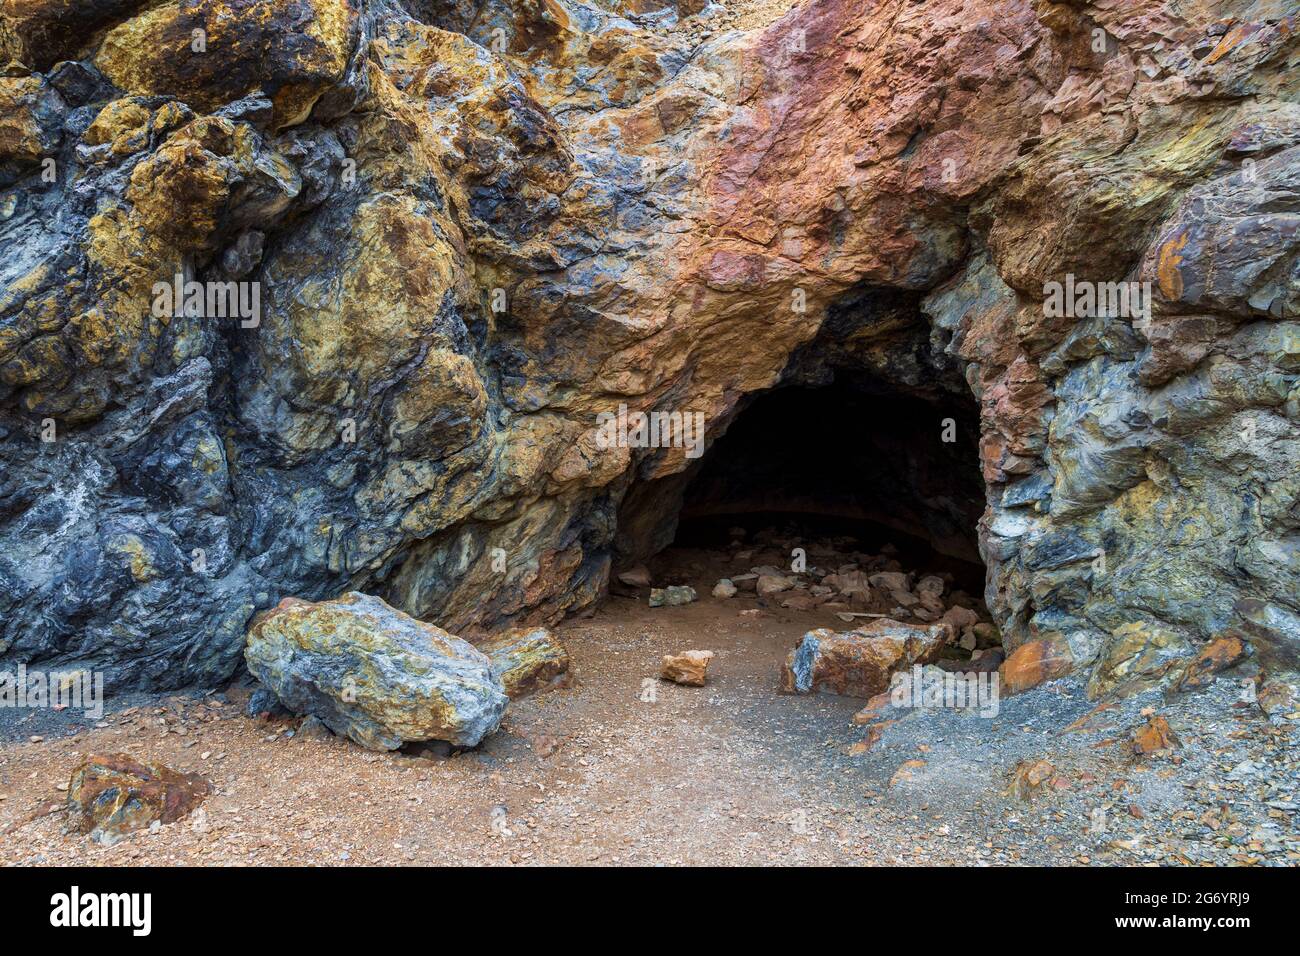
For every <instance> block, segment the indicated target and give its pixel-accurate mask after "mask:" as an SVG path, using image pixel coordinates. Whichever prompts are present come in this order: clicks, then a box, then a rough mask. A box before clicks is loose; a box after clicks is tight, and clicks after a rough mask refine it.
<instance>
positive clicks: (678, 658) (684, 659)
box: [659, 651, 713, 687]
mask: <svg viewBox="0 0 1300 956" xmlns="http://www.w3.org/2000/svg"><path fill="white" fill-rule="evenodd" d="M711 660H713V651H682V652H681V653H680V654H665V655H664V657H663V663H662V666H661V667H660V669H659V678H660V680H667V681H672V682H673V683H674V684H682V685H684V686H686V687H703V686H704V682H705V680H706V678H707V672H708V669H709V662H710V661H711Z"/></svg>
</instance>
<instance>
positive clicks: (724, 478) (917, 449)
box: [616, 376, 987, 620]
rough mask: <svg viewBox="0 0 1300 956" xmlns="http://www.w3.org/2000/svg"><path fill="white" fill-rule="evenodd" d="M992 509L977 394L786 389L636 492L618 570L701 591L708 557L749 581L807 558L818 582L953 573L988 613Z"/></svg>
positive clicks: (859, 379)
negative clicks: (720, 557)
mask: <svg viewBox="0 0 1300 956" xmlns="http://www.w3.org/2000/svg"><path fill="white" fill-rule="evenodd" d="M962 384H963V387H964V383H962ZM963 390H964V389H963ZM984 504H985V502H984V486H983V481H982V478H981V473H980V467H979V454H978V412H977V407H976V404H975V402H974V399H973V398H971V397H970V394H969V392H968V391H964V394H963V393H962V392H958V391H957V390H943V391H942V392H937V393H934V394H931V395H917V394H909V393H908V392H907V391H905V390H903V389H901V388H899V387H897V386H896V385H890V384H888V383H886V382H884V381H881V380H879V379H876V378H872V377H869V376H868V377H863V376H856V377H853V378H850V379H849V380H847V381H842V380H833V381H831V382H830V383H828V384H825V385H816V386H809V385H806V384H795V385H786V386H781V387H777V388H774V389H772V390H770V391H767V392H763V393H759V394H757V395H755V396H751V397H749V398H748V400H747V401H745V402H744V403H743V404H742V405H741V407H740V408H739V410H738V411H737V413H736V414H735V415H734V416H733V417H732V418H731V420H730V422H729V423H727V425H726V429H725V432H724V433H723V434H721V435H720V436H717V437H716V439H715V440H713V441H712V442H711V444H710V447H709V449H708V451H707V452H706V453H705V454H704V456H703V457H702V458H701V459H700V460H699V461H698V462H697V463H696V464H694V465H693V466H692V467H691V468H689V469H688V470H687V471H686V472H684V473H682V474H679V475H673V476H669V477H667V478H661V479H658V480H655V481H648V482H640V483H637V484H634V485H633V487H632V488H631V489H630V490H629V493H628V495H627V497H626V498H625V499H624V502H623V506H622V508H621V509H620V516H619V548H618V550H619V555H618V557H619V560H618V562H617V563H616V570H619V569H620V568H628V567H632V566H634V565H636V564H648V565H649V566H650V568H651V569H652V570H653V571H654V572H655V573H654V574H653V575H652V576H653V577H654V578H656V580H657V582H659V583H690V584H692V585H694V586H695V587H696V588H697V590H698V589H699V588H700V587H701V585H705V586H706V587H711V586H712V582H711V581H708V580H706V579H707V577H708V576H709V575H708V574H701V573H700V571H702V570H704V569H703V567H702V562H701V561H700V560H698V554H699V553H701V552H708V551H713V552H718V553H722V552H726V554H727V562H728V565H727V566H728V567H730V568H731V569H732V570H733V571H734V572H737V573H740V574H743V573H744V572H745V571H749V570H751V569H750V568H747V567H744V565H745V564H746V563H747V562H750V561H752V562H753V564H754V565H755V566H768V567H772V566H778V567H782V568H783V569H788V568H789V567H790V566H791V564H792V562H793V561H796V560H798V555H797V554H796V553H795V549H796V548H800V549H802V551H803V553H804V555H805V560H806V563H807V565H809V566H810V567H811V566H816V567H819V568H820V569H821V571H820V572H819V573H823V572H824V571H825V570H826V569H829V570H832V571H833V570H835V569H836V568H840V567H844V566H847V565H856V566H857V567H859V568H861V569H862V570H863V571H865V572H867V573H876V572H879V571H900V570H901V571H904V572H907V573H910V574H911V575H912V580H913V581H914V582H915V581H917V580H919V579H920V578H922V577H925V576H928V575H938V576H941V577H943V578H944V580H945V582H946V584H947V587H946V589H945V593H946V594H948V595H949V596H951V595H953V594H957V595H958V600H959V601H961V602H963V603H966V604H967V606H972V607H979V608H980V610H981V617H983V616H984V615H985V614H986V613H987V612H986V611H984V609H983V608H982V595H983V591H984V583H985V569H984V565H983V563H982V561H981V558H980V553H979V546H978V535H977V527H976V526H977V522H978V520H979V517H980V515H981V513H982V512H983V509H984ZM684 553H689V554H690V555H691V556H692V558H693V560H685V561H684V560H682V558H681V556H682V554H684ZM737 556H739V558H737ZM703 564H704V565H709V564H712V562H703ZM692 567H694V568H695V569H696V573H695V574H694V575H692V574H690V570H691V568H692ZM712 570H713V568H709V572H710V573H711V572H712ZM692 577H693V578H694V580H687V579H688V578H692ZM706 593H707V591H706ZM832 604H835V601H834V598H832ZM835 606H840V605H835ZM885 610H886V611H891V610H895V608H893V607H890V608H886V609H885ZM908 619H911V615H910V614H909V615H908ZM920 619H921V620H924V619H925V618H924V617H921V618H920Z"/></svg>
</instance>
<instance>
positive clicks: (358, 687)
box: [244, 592, 508, 750]
mask: <svg viewBox="0 0 1300 956" xmlns="http://www.w3.org/2000/svg"><path fill="white" fill-rule="evenodd" d="M244 654H245V658H246V660H247V661H248V669H249V671H251V672H252V673H253V675H254V676H255V677H256V678H257V679H258V680H260V681H261V682H262V683H263V684H264V685H265V686H266V687H267V688H268V689H270V690H271V691H272V692H273V693H274V694H275V695H276V697H278V698H279V699H280V701H281V702H282V703H283V704H284V705H285V706H286V707H288V708H289V709H290V710H292V711H294V712H295V713H299V714H310V715H313V716H315V717H319V718H320V719H321V721H323V722H324V724H325V725H326V726H327V727H329V729H330V730H332V731H334V733H336V734H339V735H340V736H345V737H348V738H349V739H351V740H352V741H354V742H355V743H358V744H360V745H361V746H363V747H367V748H369V749H371V750H396V749H397V748H398V747H400V746H402V745H403V744H405V743H409V742H414V741H422V740H444V741H447V742H448V743H451V744H455V745H456V746H460V747H474V746H477V745H478V743H479V742H480V741H481V740H482V739H483V738H484V737H486V736H487V735H488V734H490V733H492V732H493V731H495V730H496V729H497V726H498V725H499V724H500V723H501V718H502V716H503V715H504V714H505V709H506V703H507V700H508V698H507V697H506V693H505V690H504V688H503V687H502V684H501V681H500V680H499V679H498V678H497V676H496V675H495V674H494V673H493V671H492V662H491V661H490V660H489V658H488V656H487V655H486V654H484V653H482V652H481V651H479V650H476V649H475V648H474V647H473V645H471V644H469V643H468V642H466V641H463V640H461V639H460V638H458V637H454V636H453V635H451V634H448V633H447V632H446V631H444V630H442V628H439V627H435V626H434V625H432V624H425V623H423V622H421V621H417V620H415V619H414V618H411V617H408V616H407V615H405V614H403V613H402V612H401V611H397V610H395V609H393V608H391V607H389V606H388V605H387V604H385V603H384V602H383V601H381V600H380V599H379V598H377V597H372V596H370V595H367V594H360V593H357V592H352V593H349V594H345V595H344V596H343V597H341V598H339V599H338V600H335V601H324V602H321V603H319V604H315V603H312V602H310V601H301V600H297V599H295V598H286V599H284V600H283V601H281V602H280V603H279V605H277V606H276V607H275V608H274V609H273V610H271V611H267V612H265V613H263V614H261V615H259V616H258V618H257V619H256V620H255V621H254V622H253V626H252V628H251V629H250V630H249V632H248V647H247V649H246V650H245V652H244Z"/></svg>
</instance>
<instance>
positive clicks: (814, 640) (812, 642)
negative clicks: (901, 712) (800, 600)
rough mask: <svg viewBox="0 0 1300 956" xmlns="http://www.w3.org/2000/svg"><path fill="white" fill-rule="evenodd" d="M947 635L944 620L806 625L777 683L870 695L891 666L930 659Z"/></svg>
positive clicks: (804, 690) (791, 688)
mask: <svg viewBox="0 0 1300 956" xmlns="http://www.w3.org/2000/svg"><path fill="white" fill-rule="evenodd" d="M952 637H953V632H952V628H951V627H949V626H948V625H947V624H935V625H931V626H929V627H919V626H916V625H911V624H903V623H900V622H899V621H895V620H890V619H889V618H882V619H880V620H875V621H872V622H871V623H870V624H867V625H865V626H863V627H860V628H857V629H856V630H852V631H847V632H844V633H839V634H837V633H836V632H834V631H832V630H831V629H830V628H819V629H817V630H815V631H809V632H808V633H807V634H805V635H804V636H803V638H802V639H801V640H800V642H799V644H798V645H797V646H796V647H795V649H794V650H793V651H791V652H790V656H789V657H788V658H787V660H786V663H785V666H784V668H783V669H782V672H781V689H782V690H783V691H785V692H786V693H796V694H808V693H812V692H814V691H818V692H825V693H832V694H843V695H846V696H850V697H874V696H875V695H877V694H879V693H882V692H883V691H885V690H886V689H887V688H888V687H889V677H890V675H891V674H892V673H893V672H894V671H896V670H899V669H901V668H904V667H910V666H911V665H913V664H928V663H931V662H933V661H934V660H936V659H937V658H938V656H939V654H940V652H941V651H942V650H943V648H944V647H945V646H946V645H947V644H948V643H949V642H950V641H951V640H952Z"/></svg>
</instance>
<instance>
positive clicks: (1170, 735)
mask: <svg viewBox="0 0 1300 956" xmlns="http://www.w3.org/2000/svg"><path fill="white" fill-rule="evenodd" d="M1178 746H1181V744H1180V743H1179V740H1178V737H1177V735H1176V734H1175V733H1174V732H1173V729H1172V728H1171V727H1170V726H1169V721H1167V720H1165V718H1163V717H1161V716H1160V715H1159V714H1152V715H1151V716H1150V717H1149V718H1147V722H1146V723H1145V724H1142V725H1141V726H1140V727H1138V728H1137V729H1136V730H1134V731H1133V752H1134V753H1135V754H1140V755H1142V756H1150V755H1151V754H1154V753H1158V752H1160V751H1162V750H1173V749H1174V748H1175V747H1178Z"/></svg>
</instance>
